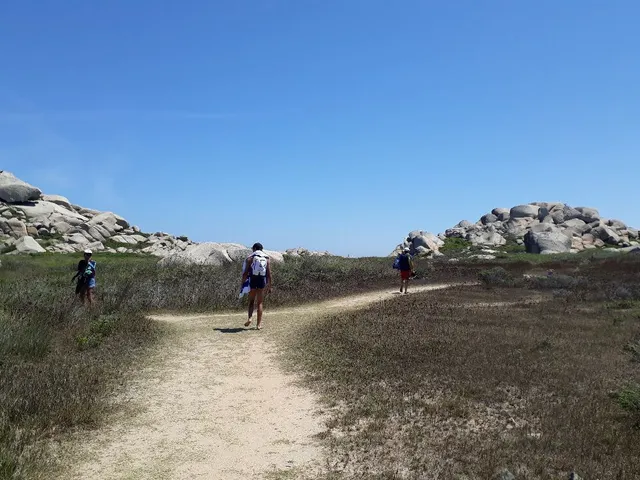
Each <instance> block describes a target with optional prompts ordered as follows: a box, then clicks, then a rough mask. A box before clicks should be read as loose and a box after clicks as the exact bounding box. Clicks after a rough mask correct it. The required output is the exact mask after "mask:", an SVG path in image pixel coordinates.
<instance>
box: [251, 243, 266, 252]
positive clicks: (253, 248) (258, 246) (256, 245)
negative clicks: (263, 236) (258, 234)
mask: <svg viewBox="0 0 640 480" xmlns="http://www.w3.org/2000/svg"><path fill="white" fill-rule="evenodd" d="M251 249H252V250H253V251H254V252H255V251H256V250H264V247H263V246H262V244H261V243H259V242H258V243H254V244H253V247H251Z"/></svg>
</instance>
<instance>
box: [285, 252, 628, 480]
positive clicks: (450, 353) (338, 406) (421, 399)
mask: <svg viewBox="0 0 640 480" xmlns="http://www.w3.org/2000/svg"><path fill="white" fill-rule="evenodd" d="M638 265H639V264H638V263H637V261H633V260H631V259H628V260H616V261H608V262H598V263H596V264H592V263H591V262H587V263H586V264H583V265H581V266H579V267H578V266H576V265H572V266H570V268H569V271H565V272H564V273H563V274H565V275H568V274H571V275H573V277H574V278H576V279H580V280H579V281H576V282H568V283H567V282H566V281H560V282H559V284H556V283H547V282H545V281H542V282H539V281H530V282H525V281H524V280H521V279H520V278H519V277H518V273H521V272H518V271H517V269H515V270H516V274H515V275H514V277H515V279H516V280H517V281H516V282H515V283H516V284H520V285H529V287H532V286H535V287H538V288H540V287H542V288H543V290H537V289H536V290H534V289H531V288H523V287H514V288H502V287H498V288H492V289H487V288H483V287H474V288H469V287H466V288H458V289H452V290H449V291H448V292H446V293H444V292H441V291H440V292H432V293H426V294H416V295H409V296H406V297H401V298H396V299H395V300H393V301H387V302H384V303H380V304H378V305H376V306H375V307H372V308H369V309H366V310H362V311H359V312H352V313H344V314H340V315H336V316H332V317H328V318H325V319H324V320H322V321H321V322H320V323H318V324H317V325H315V327H314V328H313V329H308V330H306V331H304V332H302V333H301V334H300V335H299V336H298V337H297V338H296V339H295V341H294V344H293V345H292V346H293V347H294V348H292V349H291V354H292V355H293V356H292V358H291V360H292V363H294V364H295V365H296V368H298V369H299V370H300V371H301V372H303V373H304V375H305V377H306V379H307V381H308V382H309V384H310V385H311V386H312V387H313V388H315V389H317V390H318V391H319V392H320V393H321V394H322V396H323V398H324V400H325V403H326V406H327V408H328V409H329V411H330V412H331V421H330V422H329V424H328V425H327V431H326V435H325V439H324V440H325V442H326V445H327V447H328V448H329V451H330V455H329V458H330V459H331V460H330V464H329V465H328V467H327V478H374V479H375V478H378V479H391V478H424V479H432V478H433V479H452V478H460V479H462V478H494V476H495V475H496V472H498V471H500V470H502V469H508V470H510V471H511V472H512V473H513V474H515V475H516V478H540V479H557V478H566V477H567V475H568V474H569V472H571V471H574V470H575V471H577V472H579V473H580V474H581V475H582V476H583V477H584V478H599V479H608V478H611V479H614V478H615V479H632V478H640V460H639V459H640V430H639V429H638V426H639V420H640V414H639V410H640V393H639V392H640V391H639V390H638V388H637V386H636V385H637V384H639V383H640V369H639V368H640V367H639V364H638V362H637V360H638V357H637V354H636V353H635V352H636V350H635V347H636V346H637V345H636V343H635V342H637V340H638V339H639V338H640V304H638V303H637V302H636V300H634V299H638V298H640V295H639V294H640V288H639V287H640V274H639V270H638V268H637V267H638ZM555 267H556V268H557V269H558V270H562V269H565V270H566V269H567V265H562V264H561V265H555ZM558 267H559V268H558ZM544 271H546V269H544ZM556 273H557V272H556ZM500 283H501V282H500ZM558 285H560V286H558ZM622 289H623V290H622ZM621 293H622V296H624V297H626V298H625V299H620V298H618V297H619V296H620V294H621ZM531 297H537V298H538V299H539V300H542V301H539V302H538V303H525V302H523V300H525V299H530V298H531ZM512 302H516V303H515V304H513V303H512ZM478 304H481V305H484V306H478ZM638 351H640V350H638Z"/></svg>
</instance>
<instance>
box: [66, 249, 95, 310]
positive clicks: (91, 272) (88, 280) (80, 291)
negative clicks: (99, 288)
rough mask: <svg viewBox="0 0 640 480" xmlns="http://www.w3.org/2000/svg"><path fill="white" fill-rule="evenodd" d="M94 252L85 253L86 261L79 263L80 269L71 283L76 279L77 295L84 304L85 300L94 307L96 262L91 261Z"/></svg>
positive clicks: (86, 251)
mask: <svg viewBox="0 0 640 480" xmlns="http://www.w3.org/2000/svg"><path fill="white" fill-rule="evenodd" d="M92 255H93V252H92V251H91V250H85V251H84V259H83V260H80V261H79V262H78V269H77V271H76V274H75V275H74V276H73V278H72V279H71V281H72V282H73V281H74V280H75V279H76V278H77V279H78V282H77V283H76V295H79V296H80V300H81V301H82V303H85V299H86V300H87V301H88V302H89V305H93V298H94V291H95V288H96V262H95V260H92V259H91V256H92Z"/></svg>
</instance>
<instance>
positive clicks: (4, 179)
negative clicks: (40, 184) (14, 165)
mask: <svg viewBox="0 0 640 480" xmlns="http://www.w3.org/2000/svg"><path fill="white" fill-rule="evenodd" d="M40 195H42V192H41V191H40V190H39V189H37V188H36V187H34V186H33V185H29V184H28V183H26V182H23V181H22V180H20V179H19V178H16V177H15V176H14V175H13V174H12V173H9V172H4V171H0V200H2V201H3V202H7V203H22V202H32V201H35V200H38V199H39V198H40Z"/></svg>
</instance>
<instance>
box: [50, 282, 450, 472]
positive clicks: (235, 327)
mask: <svg viewBox="0 0 640 480" xmlns="http://www.w3.org/2000/svg"><path fill="white" fill-rule="evenodd" d="M447 286H449V285H424V286H414V287H413V288H412V289H411V291H410V294H411V293H416V292H420V291H427V290H436V289H441V288H446V287H447ZM396 295H397V294H396ZM391 298H394V296H393V295H392V293H391V292H390V291H389V290H387V291H384V292H373V293H366V294H360V295H353V296H350V297H346V298H341V299H337V300H331V301H325V302H321V303H315V304H312V305H305V306H302V307H299V308H290V309H282V310H272V311H269V310H268V303H267V305H266V307H267V309H266V311H265V318H264V325H265V328H264V329H263V330H261V331H258V330H255V329H253V328H252V329H245V328H244V327H243V322H244V321H245V317H246V313H227V314H215V315H196V316H194V315H191V316H189V315H185V316H176V315H161V316H156V317H154V318H155V319H156V320H157V321H159V322H164V324H165V327H166V329H167V330H168V332H169V333H168V334H167V335H166V336H165V338H164V339H163V340H162V341H161V342H160V344H159V345H158V346H157V347H156V348H155V350H154V351H153V352H152V354H151V357H150V358H149V359H148V361H146V362H145V365H144V366H143V367H142V369H141V370H140V371H138V372H136V373H135V374H134V375H133V379H132V380H131V381H130V382H129V384H128V386H127V388H126V391H125V393H124V394H123V395H122V396H121V398H118V399H117V403H118V404H122V405H125V406H126V407H125V408H123V409H120V413H118V414H116V415H115V416H114V418H112V419H111V420H110V421H109V422H108V424H107V425H106V426H105V427H103V428H100V429H98V430H95V431H91V432H85V433H82V434H78V435H77V436H76V437H75V438H73V439H71V443H72V446H71V447H70V448H71V450H72V451H73V452H74V453H73V456H72V458H73V459H74V461H72V462H71V461H70V462H68V463H71V464H70V465H69V466H68V468H65V469H64V470H65V471H64V472H62V474H61V476H60V477H59V478H65V479H83V480H85V479H100V480H106V479H131V480H133V479H171V480H173V479H214V480H217V479H220V480H236V479H238V480H240V479H243V480H246V479H254V478H255V479H259V478H301V477H303V476H304V475H305V472H306V473H309V474H313V472H315V471H318V469H319V468H321V467H322V465H323V455H322V449H321V446H320V443H319V441H318V440H317V439H316V435H317V434H319V433H321V432H322V431H323V430H324V426H323V423H324V420H325V418H324V417H323V415H322V414H321V413H319V408H320V406H319V404H318V402H317V399H316V398H315V396H314V394H313V393H312V392H310V391H309V390H307V389H305V388H304V387H301V386H300V385H297V382H296V380H297V379H296V378H295V377H294V376H292V375H291V374H289V373H287V372H285V371H284V370H283V368H282V367H281V366H280V364H279V361H278V359H277V354H278V347H277V342H276V340H277V339H278V338H281V337H282V335H283V334H285V333H286V331H287V329H289V331H290V329H291V328H297V327H302V328H305V327H307V326H308V325H309V322H310V321H313V319H314V318H317V317H318V316H320V315H324V314H327V313H332V312H336V311H341V310H346V309H353V308H359V307H364V306H366V305H369V304H371V303H374V302H378V301H382V300H385V299H391ZM254 325H255V323H254ZM287 472H289V475H285V474H286V473H287ZM291 475H293V476H291Z"/></svg>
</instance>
